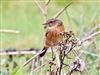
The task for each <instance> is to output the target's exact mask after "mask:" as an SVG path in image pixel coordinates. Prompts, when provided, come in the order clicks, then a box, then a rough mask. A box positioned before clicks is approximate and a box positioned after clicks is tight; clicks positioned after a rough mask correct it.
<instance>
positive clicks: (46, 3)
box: [44, 0, 50, 22]
mask: <svg viewBox="0 0 100 75" xmlns="http://www.w3.org/2000/svg"><path fill="white" fill-rule="evenodd" d="M49 3H50V0H46V1H45V7H44V12H45V14H44V22H46V21H47V14H48V5H49Z"/></svg>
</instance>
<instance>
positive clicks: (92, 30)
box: [87, 24, 100, 36]
mask: <svg viewBox="0 0 100 75" xmlns="http://www.w3.org/2000/svg"><path fill="white" fill-rule="evenodd" d="M99 27H100V24H97V25H96V26H95V27H93V28H92V29H91V30H90V32H88V34H87V36H88V35H90V34H92V33H93V32H94V31H95V30H96V29H97V28H99Z"/></svg>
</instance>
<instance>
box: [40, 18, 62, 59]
mask: <svg viewBox="0 0 100 75" xmlns="http://www.w3.org/2000/svg"><path fill="white" fill-rule="evenodd" d="M43 25H44V28H45V29H46V33H45V42H44V48H43V49H42V51H44V52H43V53H41V54H40V55H39V56H40V57H42V56H44V55H45V53H46V51H47V50H48V48H49V47H53V46H56V45H57V44H58V43H59V42H61V41H63V35H61V33H63V32H64V25H63V22H62V21H61V20H59V19H49V20H48V21H47V22H46V23H44V24H43Z"/></svg>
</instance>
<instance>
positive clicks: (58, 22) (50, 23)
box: [43, 19, 63, 28]
mask: <svg viewBox="0 0 100 75" xmlns="http://www.w3.org/2000/svg"><path fill="white" fill-rule="evenodd" d="M43 25H44V28H47V27H52V26H55V25H63V22H62V21H61V20H59V19H49V20H47V22H46V23H44V24H43Z"/></svg>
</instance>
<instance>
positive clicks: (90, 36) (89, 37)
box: [81, 31, 100, 43]
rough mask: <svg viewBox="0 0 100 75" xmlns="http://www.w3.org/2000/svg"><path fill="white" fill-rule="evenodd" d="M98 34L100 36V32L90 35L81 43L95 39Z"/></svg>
mask: <svg viewBox="0 0 100 75" xmlns="http://www.w3.org/2000/svg"><path fill="white" fill-rule="evenodd" d="M98 34H100V31H97V32H95V33H93V34H91V35H89V36H88V37H84V38H83V39H82V40H81V42H82V43H83V42H85V41H87V40H89V39H91V38H92V37H94V36H96V35H98Z"/></svg>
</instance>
